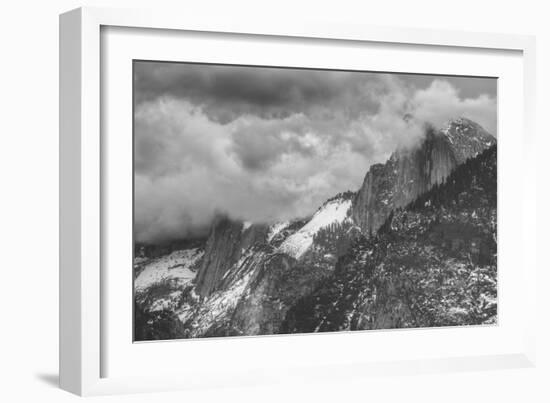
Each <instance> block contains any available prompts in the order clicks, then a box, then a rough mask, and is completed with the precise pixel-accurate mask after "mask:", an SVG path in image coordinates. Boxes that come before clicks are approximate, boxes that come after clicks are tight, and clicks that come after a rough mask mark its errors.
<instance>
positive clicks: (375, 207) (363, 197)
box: [352, 118, 496, 234]
mask: <svg viewBox="0 0 550 403" xmlns="http://www.w3.org/2000/svg"><path fill="white" fill-rule="evenodd" d="M494 144H496V139H495V138H494V137H493V136H491V135H490V134H489V133H488V132H487V131H486V130H484V129H483V128H482V127H481V126H479V125H478V124H477V123H474V122H472V121H470V120H468V119H464V118H460V119H457V120H454V121H452V122H450V123H449V124H448V125H447V126H446V127H445V128H444V129H442V130H438V131H436V130H434V129H432V128H429V129H427V132H426V137H425V139H424V141H423V142H422V143H421V144H420V145H419V146H417V147H416V148H413V149H410V150H398V151H396V152H394V153H393V154H392V156H391V157H390V159H389V160H388V161H387V162H386V163H385V164H375V165H372V166H371V168H370V169H369V171H368V172H367V174H366V176H365V179H364V181H363V185H362V186H361V188H360V189H359V191H358V192H357V195H356V197H355V200H354V203H353V208H352V217H353V219H354V221H355V222H356V223H357V224H358V225H359V226H360V227H361V230H362V232H363V233H365V234H369V233H373V232H376V230H378V228H380V226H381V225H382V224H383V223H384V221H385V220H386V218H387V217H388V214H389V213H390V212H391V211H392V210H393V209H395V208H398V207H403V206H405V205H407V204H408V203H410V202H411V201H413V200H414V199H415V198H416V197H418V195H420V194H422V193H424V192H426V191H428V190H429V189H431V188H432V186H434V185H435V184H441V183H443V182H444V181H445V179H446V178H447V177H448V176H449V174H450V173H451V172H452V171H453V169H455V167H456V166H458V165H459V164H461V163H463V162H464V161H465V160H466V159H468V158H472V157H475V156H476V155H477V154H479V153H480V152H481V151H483V150H485V149H487V148H489V147H490V146H492V145H494Z"/></svg>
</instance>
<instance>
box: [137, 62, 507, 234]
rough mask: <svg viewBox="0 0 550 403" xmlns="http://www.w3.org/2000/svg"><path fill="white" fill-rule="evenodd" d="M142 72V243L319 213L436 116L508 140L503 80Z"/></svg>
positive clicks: (271, 71) (186, 68)
mask: <svg viewBox="0 0 550 403" xmlns="http://www.w3.org/2000/svg"><path fill="white" fill-rule="evenodd" d="M133 79H134V83H133V90H134V177H135V181H134V220H135V222H134V229H135V239H136V240H137V241H139V242H148V243H159V242H164V241H169V240H173V239H183V238H190V237H198V236H204V235H206V234H207V233H208V231H209V228H210V224H211V222H212V220H213V218H214V217H215V216H216V215H218V214H225V215H228V216H229V217H231V218H233V219H238V220H243V221H251V222H262V223H271V222H276V221H283V220H288V219H293V218H297V217H305V216H308V215H310V214H312V213H314V212H315V211H316V209H317V208H318V207H319V206H320V205H321V204H322V203H323V202H324V201H325V200H326V199H327V198H329V197H331V196H333V195H335V194H337V193H339V192H342V191H346V190H357V189H358V188H359V187H360V186H361V183H362V181H363V179H364V176H365V174H366V172H367V171H368V168H369V167H370V165H372V164H373V163H379V162H384V161H385V160H386V159H387V158H388V157H389V155H391V153H392V152H393V151H395V150H396V149H401V148H413V147H414V146H415V145H417V144H419V143H420V142H421V140H422V138H423V136H424V133H425V130H424V128H425V125H426V124H430V125H432V126H434V127H436V128H438V127H443V126H444V125H445V123H446V122H447V121H449V120H450V119H454V118H457V117H461V116H462V117H467V118H469V119H472V120H474V121H476V122H477V123H479V124H481V125H482V126H483V127H484V128H485V129H486V130H488V131H489V132H491V133H492V134H494V135H495V136H496V121H497V97H496V91H497V80H496V79H493V78H474V77H450V76H434V75H407V74H388V73H375V72H349V71H329V70H308V69H290V68H268V67H250V66H228V65H205V64H190V63H167V62H147V61H136V62H134V77H133ZM405 116H407V117H412V119H411V118H408V119H405V118H404V117H405Z"/></svg>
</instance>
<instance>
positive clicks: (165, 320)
mask: <svg viewBox="0 0 550 403" xmlns="http://www.w3.org/2000/svg"><path fill="white" fill-rule="evenodd" d="M495 144H496V140H495V138H494V137H493V136H491V135H490V134H489V133H487V132H486V131H485V130H484V129H483V128H481V126H479V125H478V124H476V123H475V122H472V121H470V120H467V119H464V118H461V119H457V120H454V121H451V122H449V123H448V124H447V125H445V127H444V128H442V129H440V130H435V129H433V128H430V127H428V128H427V129H426V136H425V139H424V140H423V141H422V142H421V143H420V144H419V145H418V146H417V147H415V148H411V149H400V150H396V151H395V152H394V153H393V154H392V155H391V156H390V158H389V159H388V161H387V162H386V163H385V164H375V165H373V166H371V167H370V169H369V171H368V172H367V174H366V176H365V179H364V181H363V184H362V186H361V187H360V189H359V190H358V191H356V192H351V191H349V192H344V193H341V194H338V195H336V196H334V197H332V198H330V199H329V200H327V201H326V202H325V203H323V204H322V205H321V206H320V207H319V209H318V210H317V211H316V212H313V214H312V215H311V216H310V217H305V218H302V219H296V220H293V221H289V222H281V223H274V224H264V223H248V222H241V221H237V220H232V219H230V218H228V217H223V216H220V217H218V218H217V219H216V220H214V222H213V224H212V227H211V230H210V234H209V235H208V238H207V239H205V240H199V241H197V242H194V243H190V244H184V245H182V247H181V248H180V249H178V250H172V249H168V250H166V253H165V254H164V255H162V253H161V256H158V254H159V250H157V249H154V248H153V249H151V248H150V249H148V250H147V251H149V256H148V257H147V256H144V255H146V253H141V254H140V255H138V254H137V253H136V260H135V273H136V276H137V277H136V280H135V285H134V289H135V295H136V332H135V334H136V339H137V340H151V339H165V338H182V337H212V336H235V335H255V334H274V333H279V332H296V331H324V330H338V329H343V328H345V329H351V328H354V329H355V328H357V329H358V328H376V327H400V326H407V325H410V323H413V322H414V323H415V324H417V325H422V324H424V323H439V322H434V321H433V320H432V322H430V321H429V320H428V319H426V320H425V321H424V322H419V321H412V319H410V317H408V316H406V315H405V314H402V313H400V314H399V315H396V317H399V318H400V319H399V322H395V321H393V322H392V320H394V319H391V320H390V319H388V318H390V317H393V316H392V314H388V313H387V312H386V310H390V311H392V312H393V311H396V310H398V308H396V307H395V306H393V305H391V303H387V304H385V305H384V306H383V307H382V308H379V307H378V306H377V308H376V309H375V308H373V305H372V304H369V301H370V299H369V298H371V299H372V298H376V296H375V294H373V293H375V291H373V290H375V289H376V290H377V291H376V292H378V294H377V295H382V294H380V293H381V292H382V291H380V290H382V289H384V290H386V291H384V292H386V294H388V295H390V294H391V292H390V291H391V290H393V289H395V287H396V284H401V283H400V281H401V279H400V278H396V279H395V283H393V282H390V283H385V284H386V288H387V289H386V288H380V284H382V283H381V282H382V280H383V279H386V277H387V276H390V275H393V271H388V272H385V271H384V270H382V269H380V263H382V266H381V267H382V268H384V267H390V266H391V267H393V265H396V267H401V266H399V263H395V262H399V259H400V257H401V259H405V260H406V258H407V257H408V256H409V255H410V251H415V253H417V256H416V258H415V259H410V261H411V262H412V263H411V265H410V271H411V273H412V274H411V276H410V277H411V278H410V279H409V280H408V281H413V278H414V275H416V276H417V277H421V276H423V275H424V274H426V273H423V272H422V271H421V270H419V268H421V267H423V266H422V265H424V264H426V262H433V263H434V265H436V266H437V264H439V263H441V264H442V265H443V266H438V267H440V268H441V267H446V268H447V267H448V270H451V271H452V270H453V268H455V266H453V264H454V263H453V262H455V261H458V260H460V259H462V260H460V262H461V264H464V265H466V263H464V259H463V258H464V256H465V255H464V256H463V255H460V256H459V257H460V259H459V257H457V256H458V255H457V253H458V252H457V250H455V249H453V248H454V246H452V245H455V244H458V245H459V246H460V245H465V244H467V243H468V242H470V243H471V242H478V243H479V242H481V241H479V239H483V240H484V241H483V242H485V243H483V245H484V246H483V250H484V251H485V252H486V251H487V250H492V249H491V248H492V247H493V246H492V244H490V242H489V244H490V245H489V244H488V243H487V242H488V241H487V242H486V236H485V235H487V234H485V235H484V236H485V237H482V238H480V237H479V236H478V235H479V234H478V232H479V231H478V230H477V229H475V230H474V229H472V228H473V227H472V225H473V224H471V223H470V222H468V220H467V219H465V218H464V217H462V215H463V214H466V213H465V211H466V210H464V209H465V208H463V207H464V206H462V204H461V205H453V208H454V209H455V210H456V211H455V210H453V212H452V214H451V213H449V212H448V210H444V209H445V208H448V207H442V205H439V204H437V203H439V201H441V200H443V199H444V197H447V195H448V194H450V193H452V189H455V190H456V189H459V188H461V187H460V186H462V188H466V189H467V188H468V186H478V185H479V183H483V184H486V182H483V181H485V179H487V178H485V179H483V181H482V179H479V181H482V182H479V183H478V182H475V183H466V181H465V180H464V178H463V176H460V178H462V179H460V181H461V182H460V184H461V185H460V186H459V184H458V182H457V181H458V179H457V177H456V175H457V174H456V172H462V171H463V170H464V169H466V168H464V167H466V166H468V167H470V168H468V169H470V171H468V172H470V173H471V174H472V178H478V177H479V178H481V176H479V172H477V171H476V169H479V167H478V166H477V165H475V164H474V165H472V161H474V160H475V161H477V160H478V158H481V156H484V158H486V151H485V150H492V149H496V146H495ZM494 155H495V161H496V151H495V152H494ZM476 156H479V157H478V158H476ZM472 166H473V167H474V168H472ZM484 166H485V167H487V166H488V165H487V164H486V165H484ZM476 167H477V168H476ZM495 172H496V165H495ZM449 181H452V182H449ZM462 188H461V189H462ZM449 189H451V190H449ZM482 190H486V191H488V189H482ZM491 191H492V192H493V193H494V195H495V196H496V188H495V189H494V190H493V189H491ZM434 192H435V193H434ZM480 192H481V191H480ZM476 194H477V193H476ZM428 195H431V196H429V197H432V198H433V200H432V199H423V198H425V197H428ZM442 195H445V196H442ZM455 196H456V195H455ZM453 197H454V196H453ZM457 197H458V196H457ZM461 197H464V196H461ZM419 200H425V201H424V202H423V203H427V204H426V206H427V207H426V206H423V205H422V206H421V205H420V204H418V203H420V202H419ZM453 200H454V199H453ZM457 200H458V199H457ZM415 203H416V204H415ZM461 203H462V202H461ZM436 204H437V206H438V207H437V208H438V209H439V210H438V211H435V212H434V211H432V210H433V208H435V207H434V206H436ZM415 209H416V210H415ZM460 209H462V210H460ZM489 210H490V209H489ZM489 210H479V209H477V210H475V211H474V212H473V214H474V215H475V216H476V217H483V220H484V221H480V223H478V224H479V225H478V227H479V228H482V227H483V226H484V225H489V222H490V220H489V221H488V220H487V219H486V218H487V214H489V213H488V211H489ZM405 211H407V213H404V212H405ZM495 211H496V207H495ZM413 212H414V214H413ZM470 213H471V211H470V210H468V214H470ZM403 214H404V215H403ZM445 214H447V215H445ZM412 217H414V220H413V221H410V223H409V220H412ZM435 217H437V218H435ZM442 217H447V218H445V219H443V218H442ZM436 219H437V220H439V221H438V224H437V225H439V226H437V225H435V224H433V222H435V221H433V222H432V221H429V220H436ZM415 220H416V221H415ZM426 220H428V221H426ZM445 220H447V221H445ZM455 222H460V225H459V224H456V225H455V224H453V223H455ZM406 223H409V224H406ZM426 223H428V224H429V225H428V224H426ZM470 224H471V225H470ZM422 225H428V226H427V227H426V228H424V227H422ZM476 225H477V224H476ZM474 227H475V225H474ZM476 228H477V227H476ZM479 228H478V229H479ZM483 228H485V227H483ZM487 228H492V227H490V226H489V227H486V228H485V229H487ZM411 231H412V232H411ZM415 231H418V232H415ZM430 231H435V232H433V233H431V232H430ZM437 231H439V232H437ZM476 231H477V232H476ZM495 231H496V229H495ZM440 233H441V234H444V235H441V234H440ZM388 234H391V235H388ZM434 234H439V239H443V240H446V241H445V242H449V243H450V244H452V245H451V246H450V247H448V245H447V246H446V247H442V248H443V249H441V250H440V249H437V248H436V247H435V246H433V245H431V244H427V246H426V248H427V249H422V250H419V251H417V250H416V249H417V248H419V246H418V245H422V242H424V241H425V242H428V241H426V239H428V240H431V239H432V238H433V237H434V236H436V235H434ZM452 234H458V235H456V236H454V235H452ZM464 234H474V235H475V236H474V235H471V237H470V238H471V239H470V238H468V237H466V238H464V237H465V235H464ZM407 236H410V237H409V238H406V237H407ZM487 236H488V235H487ZM392 237H402V238H399V242H401V243H399V242H396V239H397V238H395V239H394V238H392ZM474 238H475V239H474ZM405 239H408V241H407V242H406V241H405ZM399 245H400V246H399ZM487 245H489V246H487ZM480 247H481V246H480ZM393 248H399V249H395V250H394V249H393ZM445 248H447V249H445ZM449 248H450V249H449ZM408 251H409V252H408ZM426 251H427V252H426ZM430 251H437V253H438V255H437V259H436V255H433V254H432V255H430V253H431V252H430ZM455 252H456V253H455ZM485 252H484V253H485ZM434 253H435V252H434ZM485 254H486V253H485ZM485 254H484V255H483V256H485ZM449 256H450V257H449ZM390 257H392V259H394V260H392V261H391V262H392V265H390V264H389V263H387V262H386V261H383V259H389V258H390ZM421 258H425V259H426V261H424V260H422V259H421ZM447 258H448V259H451V260H448V259H447ZM485 258H486V256H485V257H484V258H483V259H485ZM430 259H432V260H430ZM438 259H439V260H438ZM445 259H447V260H445ZM452 259H455V260H452ZM495 259H496V258H495ZM388 262H389V260H388ZM172 263H174V264H172ZM434 267H435V266H434ZM465 267H467V268H466V269H464V270H466V271H467V272H468V273H469V272H470V271H468V270H469V268H470V266H465ZM491 267H492V266H491ZM495 268H496V265H495ZM376 270H379V271H380V274H376V275H374V274H373V273H375V272H376ZM396 270H397V269H396ZM434 270H436V269H434ZM441 270H443V269H441ZM445 270H447V269H445ZM495 270H496V269H495ZM430 273H431V272H430ZM430 273H428V274H429V275H428V278H430V275H431V274H430ZM413 274H414V275H413ZM356 277H357V278H356ZM417 280H419V279H418V278H416V280H415V281H417ZM463 280H464V279H460V281H463ZM457 281H458V280H457ZM464 281H465V280H464ZM350 284H352V285H353V286H350ZM461 284H462V283H461ZM350 287H351V288H353V292H350V294H349V296H348V295H347V294H346V295H342V292H343V290H348V289H349V288H350ZM354 287H355V288H354ZM377 287H378V288H377ZM388 290H390V291H388ZM413 291H414V290H412V289H411V291H410V292H411V295H415V294H414V292H413ZM392 295H393V294H392ZM487 295H489V294H487ZM489 297H491V296H490V295H489V296H488V297H487V298H489ZM393 300H395V298H394V297H392V298H391V301H393ZM325 302H326V304H328V305H323V304H324V303H325ZM350 304H351V305H350ZM401 304H402V305H403V304H405V303H404V302H403V301H401ZM329 305H330V306H329ZM350 306H352V307H353V309H351V308H350ZM400 306H401V305H400ZM403 306H404V305H403ZM359 307H361V308H359ZM373 309H374V311H373ZM434 309H435V308H434ZM335 312H337V313H335ZM342 312H345V315H344V316H342V315H340V314H341V313H342ZM468 312H469V311H468ZM339 315H340V316H339ZM354 315H355V316H354ZM361 315H362V316H361ZM457 315H458V314H457ZM332 316H334V317H335V318H338V320H336V319H330V320H327V319H323V318H324V317H327V318H328V317H332ZM352 317H353V318H355V319H353V320H351V318H352ZM320 318H321V319H320ZM345 318H347V319H345ZM357 318H359V319H357ZM372 318H375V319H372ZM478 319H479V318H477V319H476V321H478V322H479V320H478ZM472 320H473V319H472ZM407 321H408V322H407ZM352 323H353V325H352ZM373 323H374V324H373ZM441 323H443V322H441ZM445 323H447V322H445ZM449 323H450V322H449ZM476 323H477V322H476ZM138 327H139V329H138Z"/></svg>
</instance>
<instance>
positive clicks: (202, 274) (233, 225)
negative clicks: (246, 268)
mask: <svg viewBox="0 0 550 403" xmlns="http://www.w3.org/2000/svg"><path fill="white" fill-rule="evenodd" d="M267 230H268V228H267V226H265V225H250V224H247V223H243V222H241V221H233V220H230V219H229V218H227V217H218V218H217V219H216V220H215V221H214V223H213V225H212V229H211V231H210V235H209V237H208V241H207V242H206V247H205V252H204V257H203V260H202V264H201V267H200V269H199V271H198V273H197V277H196V280H195V290H196V293H197V294H199V295H200V296H202V297H206V296H208V295H210V294H211V293H212V292H213V291H214V290H216V289H218V288H219V287H220V286H221V284H222V280H223V278H224V276H225V274H226V273H227V271H228V270H229V269H231V267H232V266H233V265H234V264H235V263H237V262H238V261H239V259H240V258H241V256H242V254H243V252H244V251H246V250H247V249H248V248H249V247H251V246H252V245H254V244H256V243H265V239H266V237H267Z"/></svg>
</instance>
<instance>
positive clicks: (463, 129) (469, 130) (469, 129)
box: [441, 117, 497, 164]
mask: <svg viewBox="0 0 550 403" xmlns="http://www.w3.org/2000/svg"><path fill="white" fill-rule="evenodd" d="M441 133H442V134H443V135H444V136H445V137H446V138H447V140H448V141H449V143H450V145H451V147H452V149H453V152H454V154H455V156H456V159H457V162H458V163H459V164H461V163H463V162H464V161H466V160H467V159H468V158H472V157H475V156H476V155H477V154H479V153H480V152H482V151H483V150H485V149H487V148H489V147H491V146H493V145H495V144H496V142H497V141H496V138H495V137H494V136H493V135H492V134H491V133H489V132H488V131H487V130H485V129H484V128H483V127H482V126H481V125H480V124H478V123H476V122H474V121H473V120H470V119H468V118H465V117H459V118H457V119H453V120H450V121H449V122H447V124H446V125H445V126H444V127H443V128H442V129H441Z"/></svg>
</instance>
